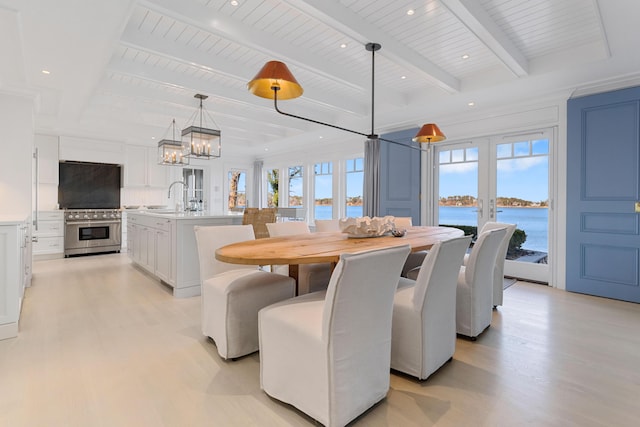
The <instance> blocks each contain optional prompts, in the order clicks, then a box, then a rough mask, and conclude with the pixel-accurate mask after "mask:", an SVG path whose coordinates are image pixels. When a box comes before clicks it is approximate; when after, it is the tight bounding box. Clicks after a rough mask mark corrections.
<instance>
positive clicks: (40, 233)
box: [33, 211, 64, 260]
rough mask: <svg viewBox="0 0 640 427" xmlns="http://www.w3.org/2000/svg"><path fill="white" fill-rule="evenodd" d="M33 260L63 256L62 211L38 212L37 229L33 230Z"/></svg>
mask: <svg viewBox="0 0 640 427" xmlns="http://www.w3.org/2000/svg"><path fill="white" fill-rule="evenodd" d="M33 237H34V239H33V255H34V257H35V259H37V260H42V259H53V258H62V257H63V256H64V211H39V212H38V229H37V230H36V229H35V228H34V229H33Z"/></svg>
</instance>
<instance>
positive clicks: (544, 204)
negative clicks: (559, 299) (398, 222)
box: [433, 130, 553, 282]
mask: <svg viewBox="0 0 640 427" xmlns="http://www.w3.org/2000/svg"><path fill="white" fill-rule="evenodd" d="M552 137H553V132H552V131H551V130H542V131H539V132H532V133H528V134H518V135H511V136H509V135H505V136H495V137H490V138H481V139H475V140H473V141H467V142H464V143H451V144H438V145H436V146H435V156H434V163H435V166H436V167H435V170H436V171H437V172H436V173H435V176H434V190H433V191H434V193H435V194H436V195H437V200H438V206H437V209H435V212H434V215H435V222H434V223H436V224H441V225H453V226H456V225H463V226H476V227H478V230H480V229H481V228H482V226H483V225H484V224H485V223H486V222H489V221H497V222H505V223H512V224H516V233H515V234H514V237H513V238H512V241H511V242H512V245H511V248H510V250H509V253H508V254H507V260H506V262H505V275H507V276H513V277H518V278H522V279H527V280H534V281H539V282H548V281H549V267H548V260H549V256H548V255H549V244H548V242H549V229H550V228H549V209H548V201H549V164H550V163H549V162H550V159H549V153H550V148H551V144H552Z"/></svg>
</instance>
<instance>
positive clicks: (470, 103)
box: [467, 101, 476, 107]
mask: <svg viewBox="0 0 640 427" xmlns="http://www.w3.org/2000/svg"><path fill="white" fill-rule="evenodd" d="M467 105H468V106H469V107H475V106H476V103H475V102H473V101H469V102H467Z"/></svg>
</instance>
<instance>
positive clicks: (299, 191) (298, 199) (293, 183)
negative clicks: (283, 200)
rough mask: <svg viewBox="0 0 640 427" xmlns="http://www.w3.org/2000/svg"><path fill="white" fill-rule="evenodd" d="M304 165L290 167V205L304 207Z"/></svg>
mask: <svg viewBox="0 0 640 427" xmlns="http://www.w3.org/2000/svg"><path fill="white" fill-rule="evenodd" d="M303 171H304V168H303V167H302V166H290V167H289V207H290V208H302V206H303V203H304V193H303Z"/></svg>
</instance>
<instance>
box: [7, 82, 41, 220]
mask: <svg viewBox="0 0 640 427" xmlns="http://www.w3.org/2000/svg"><path fill="white" fill-rule="evenodd" d="M33 113H34V101H33V99H32V98H31V97H30V96H22V95H14V94H8V93H0V129H1V131H0V141H1V142H0V147H2V155H0V203H1V206H2V208H1V209H0V214H2V215H11V216H16V217H18V218H22V217H24V218H25V219H26V218H27V217H29V216H30V215H31V202H32V159H33V157H32V153H33V133H34V118H33Z"/></svg>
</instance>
